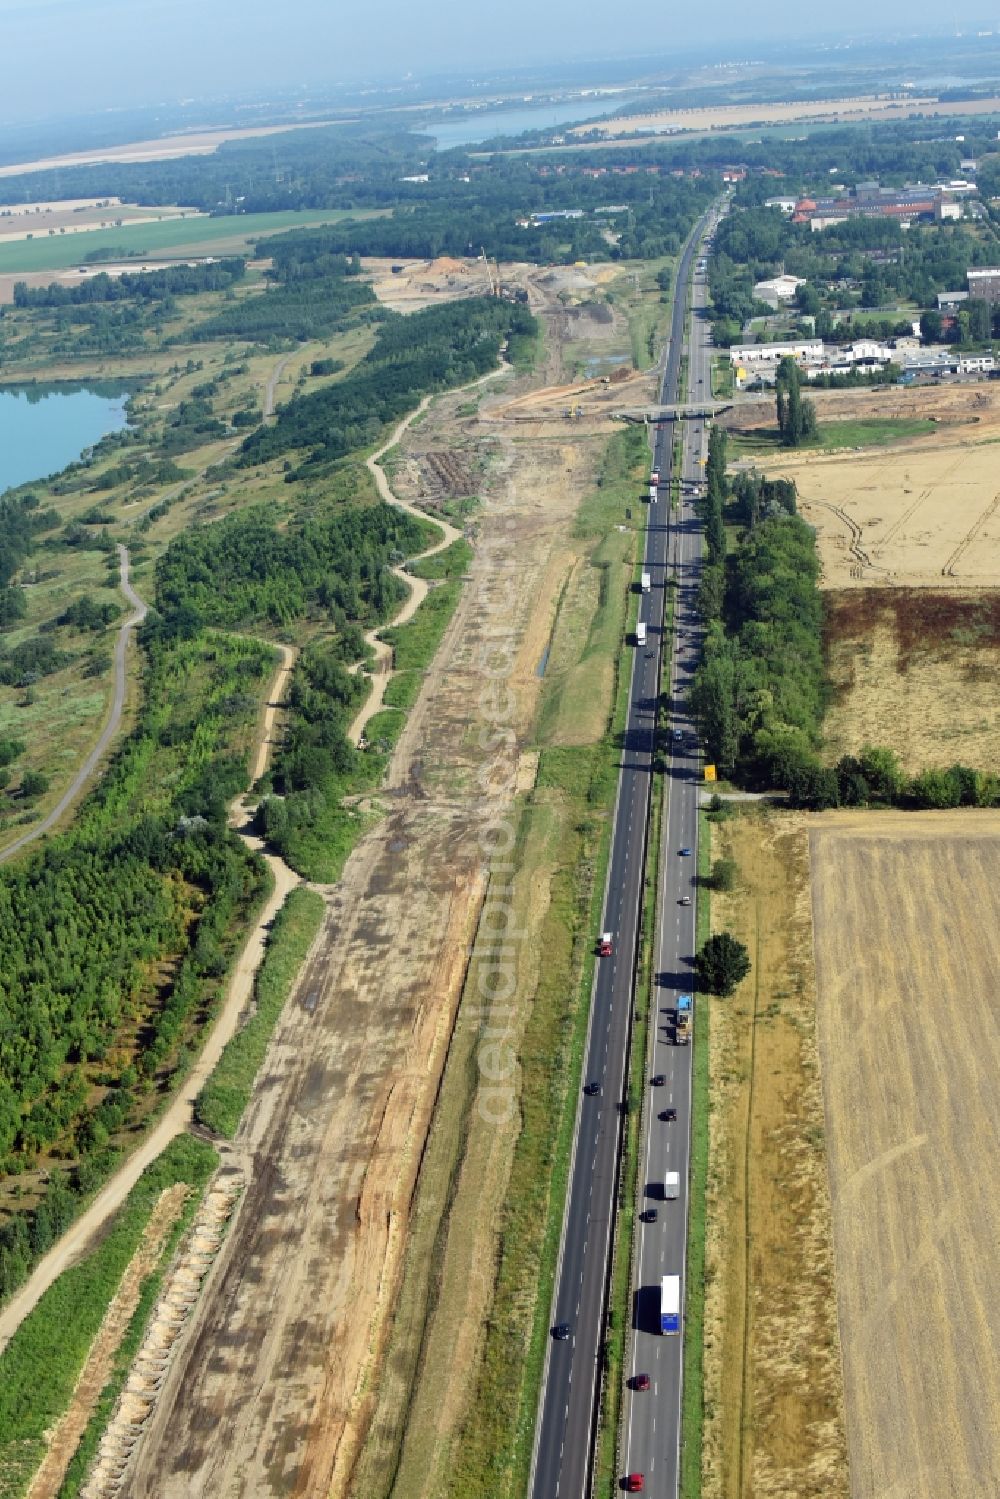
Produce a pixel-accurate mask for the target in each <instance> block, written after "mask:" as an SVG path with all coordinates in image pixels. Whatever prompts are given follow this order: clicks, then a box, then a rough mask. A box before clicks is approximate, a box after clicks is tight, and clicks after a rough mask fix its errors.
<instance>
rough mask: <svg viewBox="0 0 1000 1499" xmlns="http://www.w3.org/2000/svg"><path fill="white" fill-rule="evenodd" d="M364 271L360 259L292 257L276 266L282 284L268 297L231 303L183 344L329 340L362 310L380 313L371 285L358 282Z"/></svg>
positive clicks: (189, 332) (190, 333) (183, 337)
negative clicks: (223, 341) (227, 340)
mask: <svg viewBox="0 0 1000 1499" xmlns="http://www.w3.org/2000/svg"><path fill="white" fill-rule="evenodd" d="M265 253H267V252H265ZM360 270H361V265H360V262H359V261H358V260H357V259H356V258H349V257H347V256H344V255H333V254H326V255H322V256H315V257H312V258H309V259H299V258H297V257H296V256H295V255H294V254H293V255H290V256H288V255H286V257H285V258H284V259H280V260H277V261H276V263H275V267H274V271H273V273H272V277H271V279H272V281H273V282H275V283H276V284H274V285H272V286H270V287H268V289H267V291H265V292H263V293H262V294H258V295H254V296H252V297H243V298H241V299H240V300H238V301H233V302H229V303H226V304H225V305H224V306H223V307H221V308H220V309H219V311H218V312H217V313H215V314H214V316H212V317H210V318H209V319H208V320H207V321H206V322H204V323H199V324H198V325H197V326H196V327H194V328H191V329H188V330H187V331H185V332H184V333H183V334H182V335H179V338H178V341H179V342H184V343H188V342H190V341H191V340H192V339H193V340H195V341H200V340H204V339H218V338H226V339H246V340H247V341H250V342H255V343H263V342H268V341H270V340H272V339H295V340H296V341H298V342H300V343H305V342H307V341H308V340H309V339H312V338H329V337H330V335H331V334H333V333H337V332H340V331H341V330H342V329H344V328H345V327H347V326H349V324H350V322H351V314H352V313H353V312H354V311H355V310H356V309H358V308H372V309H373V310H375V309H376V308H377V302H376V298H375V293H374V292H373V291H372V289H371V286H370V285H369V284H368V282H366V281H361V280H359V279H358V273H359V272H360Z"/></svg>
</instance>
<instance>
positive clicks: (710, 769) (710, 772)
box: [705, 765, 715, 781]
mask: <svg viewBox="0 0 1000 1499" xmlns="http://www.w3.org/2000/svg"><path fill="white" fill-rule="evenodd" d="M705 780H706V781H714V780H715V766H714V765H706V766H705Z"/></svg>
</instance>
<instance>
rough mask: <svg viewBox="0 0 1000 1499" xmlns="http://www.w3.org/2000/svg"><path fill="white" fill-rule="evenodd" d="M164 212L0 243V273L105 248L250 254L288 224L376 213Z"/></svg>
mask: <svg viewBox="0 0 1000 1499" xmlns="http://www.w3.org/2000/svg"><path fill="white" fill-rule="evenodd" d="M167 212H168V210H165V211H164V217H163V219H162V220H158V221H157V222H150V223H145V224H123V225H121V226H120V227H116V228H113V229H93V230H89V231H88V232H87V233H86V234H83V233H80V234H67V235H58V234H55V235H48V234H47V235H46V236H45V237H44V238H42V239H31V240H12V241H9V242H7V243H0V275H3V274H4V273H11V272H25V271H58V270H66V269H67V268H68V267H69V266H75V265H77V264H79V262H80V261H82V260H84V259H85V258H86V257H87V256H88V255H92V254H93V253H94V251H95V250H103V251H106V252H109V253H110V254H112V255H115V256H118V255H119V254H120V255H121V256H123V257H128V256H136V257H138V258H140V259H141V258H142V257H143V256H168V257H170V258H171V259H174V260H177V259H182V258H183V257H184V256H189V255H218V256H223V255H245V254H246V253H247V251H248V250H250V249H251V248H252V247H253V245H254V244H255V243H256V242H257V240H259V239H260V238H261V237H262V236H263V235H268V234H279V233H282V232H283V231H285V230H288V229H308V228H310V227H311V226H312V225H314V224H333V223H336V222H337V221H338V220H339V219H346V218H371V217H372V214H371V213H367V212H365V211H364V210H358V211H354V210H350V211H348V210H345V209H336V208H325V209H289V210H288V212H286V213H246V214H233V215H231V216H226V217H220V218H214V217H210V216H209V215H208V214H199V215H197V216H195V217H191V218H186V219H182V218H168V217H166V213H167Z"/></svg>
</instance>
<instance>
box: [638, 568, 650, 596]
mask: <svg viewBox="0 0 1000 1499" xmlns="http://www.w3.org/2000/svg"><path fill="white" fill-rule="evenodd" d="M639 587H640V589H641V591H642V592H643V593H648V592H649V590H650V588H651V587H652V579H651V578H650V576H649V573H643V575H642V577H641V578H640V579H639Z"/></svg>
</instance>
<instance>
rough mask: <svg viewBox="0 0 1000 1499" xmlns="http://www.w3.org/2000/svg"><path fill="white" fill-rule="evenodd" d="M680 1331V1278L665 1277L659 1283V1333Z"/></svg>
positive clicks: (677, 1276)
mask: <svg viewBox="0 0 1000 1499" xmlns="http://www.w3.org/2000/svg"><path fill="white" fill-rule="evenodd" d="M680 1330H681V1278H680V1276H679V1275H665V1276H664V1277H663V1280H662V1281H661V1282H660V1331H661V1332H662V1333H673V1332H680Z"/></svg>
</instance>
